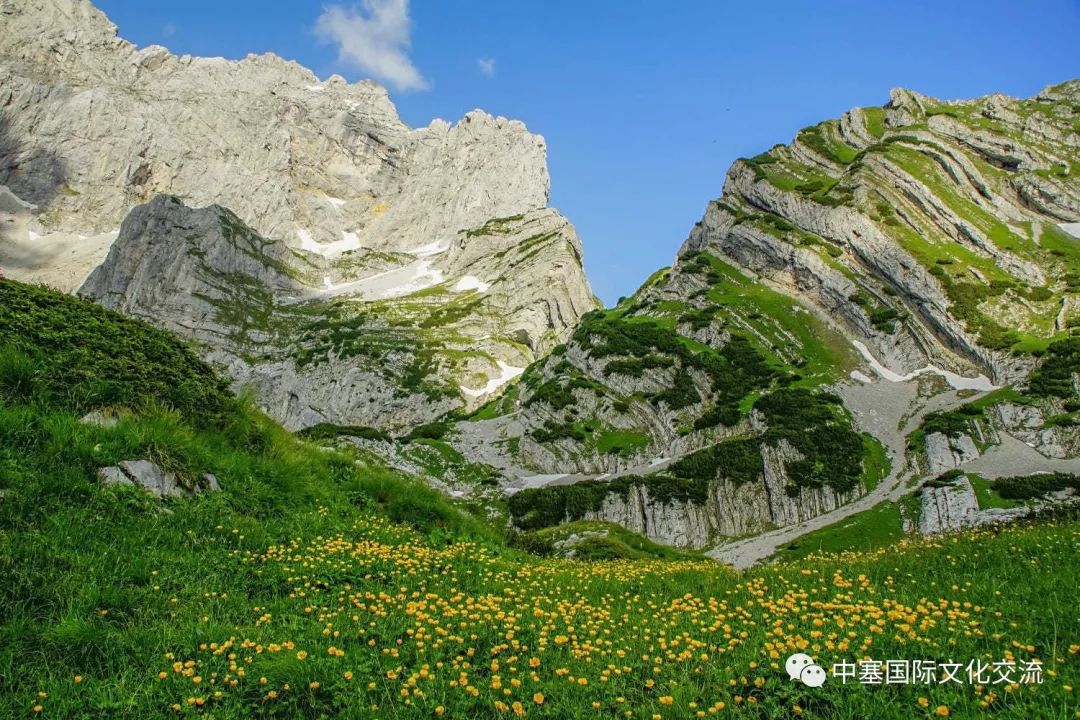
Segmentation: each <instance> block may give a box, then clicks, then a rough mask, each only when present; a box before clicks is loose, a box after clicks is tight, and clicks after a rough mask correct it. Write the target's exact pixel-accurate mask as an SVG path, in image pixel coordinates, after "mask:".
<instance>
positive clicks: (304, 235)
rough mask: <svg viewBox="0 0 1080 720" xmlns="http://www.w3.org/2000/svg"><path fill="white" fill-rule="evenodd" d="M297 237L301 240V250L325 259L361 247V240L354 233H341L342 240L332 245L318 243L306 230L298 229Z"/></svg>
mask: <svg viewBox="0 0 1080 720" xmlns="http://www.w3.org/2000/svg"><path fill="white" fill-rule="evenodd" d="M296 235H297V237H299V238H300V249H301V250H305V251H307V252H310V253H315V254H316V255H322V256H323V257H330V256H331V255H338V254H340V253H345V252H349V251H350V250H357V249H359V248H360V247H361V245H360V238H359V237H357V235H356V233H354V232H343V233H341V239H340V240H338V241H337V242H332V243H321V242H316V241H315V238H313V237H311V232H310V231H309V230H307V229H305V228H297V230H296Z"/></svg>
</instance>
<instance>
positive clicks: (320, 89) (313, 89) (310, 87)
mask: <svg viewBox="0 0 1080 720" xmlns="http://www.w3.org/2000/svg"><path fill="white" fill-rule="evenodd" d="M304 89H305V90H310V91H311V92H323V91H325V90H326V87H325V86H323V85H305V86H304Z"/></svg>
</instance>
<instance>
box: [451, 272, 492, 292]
mask: <svg viewBox="0 0 1080 720" xmlns="http://www.w3.org/2000/svg"><path fill="white" fill-rule="evenodd" d="M490 287H491V283H486V282H484V281H483V280H481V279H480V278H478V277H476V276H475V275H466V276H465V277H463V278H461V279H460V280H458V281H457V285H454V292H465V291H466V290H477V291H479V292H482V293H486V292H487V291H488V288H490Z"/></svg>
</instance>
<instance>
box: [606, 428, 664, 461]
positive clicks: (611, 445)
mask: <svg viewBox="0 0 1080 720" xmlns="http://www.w3.org/2000/svg"><path fill="white" fill-rule="evenodd" d="M650 442H651V440H650V438H649V436H648V434H646V433H643V432H641V431H638V430H605V431H604V432H602V433H600V435H599V437H597V438H596V449H597V450H598V451H600V452H602V453H611V454H618V455H624V456H629V455H633V454H634V453H635V452H636V451H638V450H640V449H642V448H645V447H648V446H649V443H650Z"/></svg>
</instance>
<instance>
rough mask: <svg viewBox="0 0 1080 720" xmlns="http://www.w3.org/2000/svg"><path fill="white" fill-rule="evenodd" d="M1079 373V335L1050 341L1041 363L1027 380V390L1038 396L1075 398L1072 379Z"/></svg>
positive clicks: (1075, 393)
mask: <svg viewBox="0 0 1080 720" xmlns="http://www.w3.org/2000/svg"><path fill="white" fill-rule="evenodd" d="M1078 373H1080V337H1068V338H1065V339H1063V340H1057V341H1056V342H1052V343H1050V345H1049V346H1048V347H1047V348H1046V352H1045V353H1043V358H1042V364H1041V365H1040V366H1039V368H1038V369H1037V370H1036V371H1035V372H1033V373H1032V374H1031V377H1030V378H1029V380H1028V388H1029V392H1030V393H1031V394H1032V395H1035V396H1038V397H1058V398H1075V397H1076V396H1077V392H1076V387H1075V385H1074V383H1073V379H1074V378H1075V377H1076V375H1077V374H1078Z"/></svg>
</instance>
